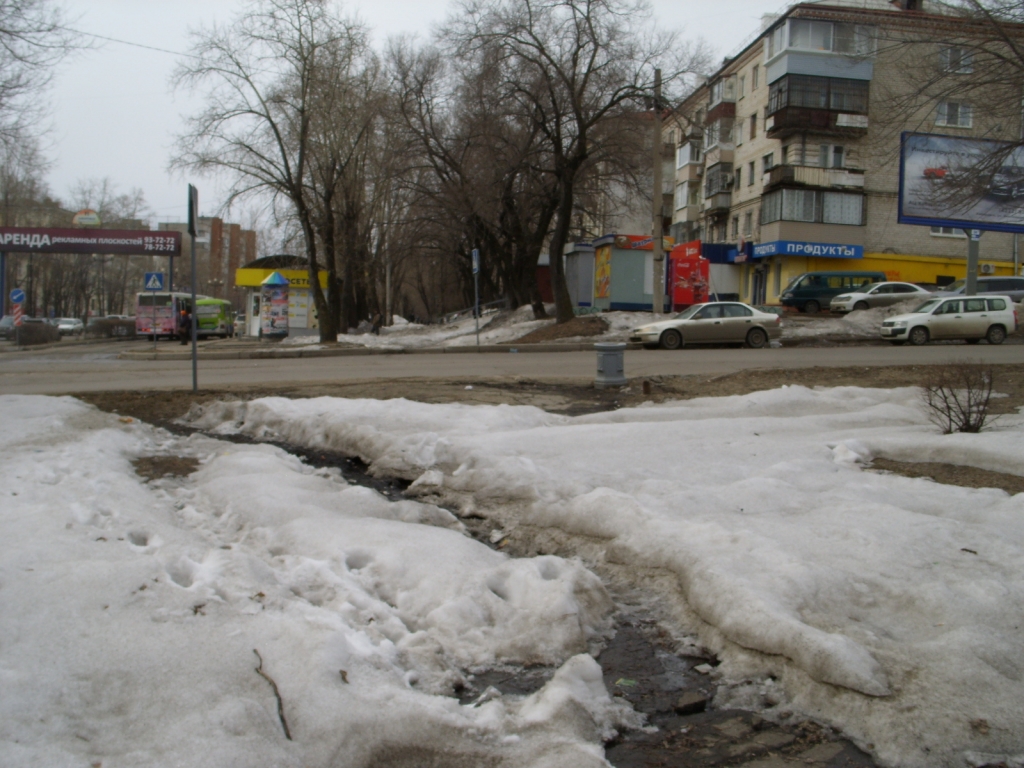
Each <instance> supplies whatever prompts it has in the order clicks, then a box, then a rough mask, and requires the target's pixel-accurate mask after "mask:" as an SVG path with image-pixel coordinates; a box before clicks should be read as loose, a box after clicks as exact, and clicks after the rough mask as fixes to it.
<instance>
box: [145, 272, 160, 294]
mask: <svg viewBox="0 0 1024 768" xmlns="http://www.w3.org/2000/svg"><path fill="white" fill-rule="evenodd" d="M145 284H146V290H147V291H162V290H163V289H164V273H163V272H147V273H146V279H145Z"/></svg>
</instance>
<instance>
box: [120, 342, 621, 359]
mask: <svg viewBox="0 0 1024 768" xmlns="http://www.w3.org/2000/svg"><path fill="white" fill-rule="evenodd" d="M626 348H627V349H640V348H641V345H640V344H636V343H632V342H631V343H628V344H627V345H626ZM593 349H594V345H593V344H581V343H579V342H574V343H571V344H521V345H514V344H481V345H480V346H479V347H477V346H475V345H474V346H464V347H416V348H412V349H402V348H401V347H395V348H390V349H368V348H365V347H364V348H346V349H241V350H237V351H220V350H208V351H207V350H199V352H198V357H199V359H200V360H291V359H297V358H317V357H366V356H371V355H457V354H459V355H462V354H473V353H476V354H506V355H507V354H519V353H526V354H528V353H531V352H589V351H592V350H593ZM117 359H118V360H167V361H176V360H191V359H192V354H191V352H187V351H184V352H152V351H150V352H122V353H120V354H119V355H118V356H117Z"/></svg>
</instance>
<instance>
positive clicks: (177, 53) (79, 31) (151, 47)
mask: <svg viewBox="0 0 1024 768" xmlns="http://www.w3.org/2000/svg"><path fill="white" fill-rule="evenodd" d="M59 29H63V30H64V31H66V32H74V33H75V34H76V35H85V36H86V37H94V38H96V39H97V40H106V41H108V42H111V43H120V44H121V45H130V46H132V47H133V48H145V49H146V50H147V51H158V52H159V53H169V54H171V55H172V56H188V57H190V58H193V59H198V58H199V57H198V56H196V55H195V54H192V53H182V52H181V51H172V50H169V49H167V48H157V47H156V46H155V45H143V44H142V43H133V42H132V41H131V40H121V39H120V38H117V37H107V36H106V35H98V34H96V33H95V32H86V31H85V30H83V29H73V28H72V27H59Z"/></svg>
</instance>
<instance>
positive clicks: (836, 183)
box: [763, 165, 864, 190]
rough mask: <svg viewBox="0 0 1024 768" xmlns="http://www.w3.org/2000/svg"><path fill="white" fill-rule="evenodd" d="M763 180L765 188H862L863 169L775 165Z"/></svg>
mask: <svg viewBox="0 0 1024 768" xmlns="http://www.w3.org/2000/svg"><path fill="white" fill-rule="evenodd" d="M763 181H764V188H765V189H766V190H768V189H771V188H772V187H776V186H781V185H786V186H793V185H800V186H806V187H838V188H855V189H863V188H864V171H862V170H860V169H858V168H819V167H818V166H810V165H777V166H775V167H774V168H772V169H771V170H770V171H768V172H767V173H766V174H765V175H764V179H763Z"/></svg>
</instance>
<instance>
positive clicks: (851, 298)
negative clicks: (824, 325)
mask: <svg viewBox="0 0 1024 768" xmlns="http://www.w3.org/2000/svg"><path fill="white" fill-rule="evenodd" d="M931 297H932V293H931V291H926V290H925V289H924V288H922V287H921V286H919V285H914V284H913V283H871V284H870V285H866V286H864V287H863V289H861V290H857V291H849V292H847V293H844V294H842V295H840V296H836V297H835V298H834V299H832V303H831V304H829V307H828V308H829V310H830V311H831V312H852V311H853V310H855V309H873V308H874V307H889V306H892V305H893V304H899V303H900V302H901V301H910V300H917V301H924V300H925V299H930V298H931Z"/></svg>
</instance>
